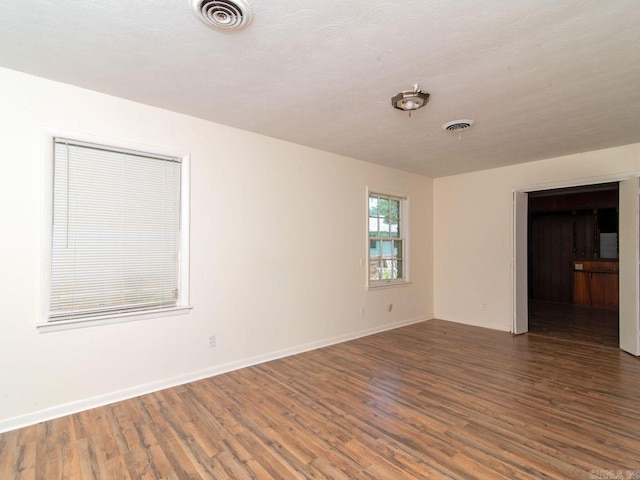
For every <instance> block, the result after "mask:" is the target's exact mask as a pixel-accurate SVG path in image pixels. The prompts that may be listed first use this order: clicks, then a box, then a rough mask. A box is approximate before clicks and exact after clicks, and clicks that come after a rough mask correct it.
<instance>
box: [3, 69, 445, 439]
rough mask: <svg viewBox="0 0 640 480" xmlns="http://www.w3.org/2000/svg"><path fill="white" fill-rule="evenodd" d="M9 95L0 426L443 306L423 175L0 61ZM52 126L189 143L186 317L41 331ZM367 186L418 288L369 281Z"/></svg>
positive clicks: (175, 145) (161, 143)
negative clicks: (399, 224) (379, 195)
mask: <svg viewBox="0 0 640 480" xmlns="http://www.w3.org/2000/svg"><path fill="white" fill-rule="evenodd" d="M0 105H2V108H1V109H0V132H2V146H3V150H2V151H3V154H2V159H1V162H2V167H3V173H2V175H0V195H1V200H2V201H1V202H0V218H1V219H2V220H1V221H2V235H1V236H0V246H1V247H2V248H0V266H1V268H0V381H1V385H2V387H1V388H0V431H1V430H6V429H10V428H15V427H17V426H20V425H24V424H28V423H34V422H37V421H40V420H42V419H45V418H49V417H53V416H58V415H61V414H65V413H69V412H71V411H76V410H79V409H84V408H88V407H91V406H95V405H98V404H102V403H107V402H109V401H113V400H117V399H121V398H125V397H130V396H134V395H136V394H139V393H142V392H146V391H150V390H154V389H158V388H162V387H164V386H167V385H172V384H176V383H180V382H184V381H187V380H190V379H193V378H198V377H202V376H208V375H211V374H214V373H217V372H221V371H225V370H228V369H231V368H237V367H240V366H242V365H246V364H250V363H253V362H258V361H262V360H265V359H269V358H273V357H277V356H279V355H283V354H288V353H292V352H297V351H301V350H304V349H308V348H312V347H315V346H319V345H323V344H328V343H331V342H335V341H338V340H343V339H347V338H351V337H355V336H358V335H361V334H365V333H370V332H374V331H378V330H383V329H386V328H391V327H393V326H395V325H400V324H403V323H409V322H413V321H418V320H421V319H425V318H431V317H432V315H433V283H432V265H433V260H432V255H433V245H432V194H433V191H432V180H431V179H429V178H426V177H421V176H417V175H410V174H407V173H403V172H399V171H394V170H390V169H387V168H382V167H379V166H375V165H372V164H368V163H364V162H360V161H356V160H353V159H350V158H345V157H341V156H338V155H332V154H329V153H326V152H322V151H318V150H314V149H310V148H306V147H302V146H299V145H295V144H291V143H287V142H283V141H279V140H275V139H272V138H267V137H263V136H259V135H255V134H252V133H249V132H245V131H241V130H237V129H233V128H229V127H225V126H222V125H218V124H214V123H211V122H207V121H203V120H200V119H196V118H192V117H188V116H185V115H180V114H176V113H172V112H169V111H165V110H160V109H156V108H152V107H149V106H145V105H141V104H136V103H133V102H129V101H126V100H123V99H118V98H114V97H109V96H106V95H102V94H98V93H95V92H91V91H87V90H83V89H79V88H76V87H72V86H69V85H64V84H60V83H55V82H50V81H47V80H43V79H40V78H36V77H33V76H28V75H24V74H21V73H17V72H13V71H10V70H5V69H0ZM43 126H48V127H54V128H59V129H66V130H72V131H77V132H82V133H86V134H91V135H98V136H102V137H108V138H113V139H118V140H124V141H128V142H135V143H140V144H145V145H150V146H155V147H163V148H170V149H177V150H184V151H188V152H190V153H191V278H190V280H191V304H192V305H193V310H192V312H191V313H190V314H189V315H184V316H175V317H167V318H160V319H153V320H141V321H136V322H130V323H123V324H117V325H108V326H100V327H92V328H85V329H78V330H70V331H63V332H55V333H38V331H37V329H36V327H35V323H36V322H37V320H38V318H37V314H38V311H39V310H38V308H39V305H38V302H39V288H40V285H39V281H40V270H41V264H40V255H41V250H40V248H41V246H40V235H41V231H42V225H41V222H40V209H41V202H42V198H41V197H42V195H41V191H42V188H41V184H40V181H41V163H42V145H41V142H42V127H43ZM368 185H369V186H373V187H377V188H382V189H388V190H391V191H394V192H405V193H408V194H409V195H410V199H411V243H412V250H411V254H412V257H411V275H412V281H413V284H412V285H410V286H407V287H402V288H393V289H386V290H382V291H372V292H366V291H365V288H364V285H365V269H364V268H363V267H361V266H360V260H361V259H363V258H365V255H366V240H365V228H366V187H367V186H368ZM326 225H331V228H325V226H326ZM389 303H393V305H394V308H393V310H392V311H391V312H388V311H387V305H388V304H389ZM361 307H364V308H365V312H366V313H365V315H364V316H363V317H361V316H360V315H359V311H360V308H361ZM210 333H215V334H216V336H217V346H216V347H215V348H212V349H210V348H208V347H207V338H208V336H209V334H210Z"/></svg>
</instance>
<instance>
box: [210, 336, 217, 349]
mask: <svg viewBox="0 0 640 480" xmlns="http://www.w3.org/2000/svg"><path fill="white" fill-rule="evenodd" d="M215 346H216V336H215V334H211V335H209V348H213V347H215Z"/></svg>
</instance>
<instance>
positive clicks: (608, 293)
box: [527, 182, 619, 347]
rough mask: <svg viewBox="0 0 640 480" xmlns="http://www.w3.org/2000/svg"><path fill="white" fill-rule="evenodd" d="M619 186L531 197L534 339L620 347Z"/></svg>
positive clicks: (530, 282) (531, 319)
mask: <svg viewBox="0 0 640 480" xmlns="http://www.w3.org/2000/svg"><path fill="white" fill-rule="evenodd" d="M618 190H619V189H618V183H617V182H614V183H606V184H599V185H587V186H579V187H570V188H560V189H553V190H543V191H537V192H530V193H529V201H528V214H527V222H528V228H527V232H528V237H527V263H528V279H527V280H528V282H527V284H528V303H529V332H530V333H532V334H536V335H542V336H547V337H554V338H562V339H565V340H573V341H581V342H588V343H598V344H603V345H610V346H615V347H618V346H619V342H618V337H619V326H618V203H619V200H618Z"/></svg>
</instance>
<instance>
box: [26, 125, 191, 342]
mask: <svg viewBox="0 0 640 480" xmlns="http://www.w3.org/2000/svg"><path fill="white" fill-rule="evenodd" d="M56 137H64V138H68V139H72V140H74V141H78V142H86V143H92V144H97V145H101V146H104V147H106V148H113V149H116V150H117V149H125V150H134V151H139V152H144V153H148V154H151V155H158V156H164V157H178V158H180V159H181V172H180V173H181V178H180V251H179V257H178V269H179V273H178V275H179V277H178V292H179V293H178V299H177V301H176V304H175V305H171V306H168V307H166V306H165V307H155V308H154V307H151V308H147V309H141V310H138V311H131V312H124V313H122V312H120V313H106V314H104V315H97V316H88V317H78V318H73V319H67V320H51V319H50V318H49V303H50V290H51V285H52V282H51V260H52V246H53V239H52V234H53V208H54V198H53V188H54V150H55V149H54V141H55V138H56ZM41 168H42V171H41V175H40V178H41V188H40V192H41V195H42V198H41V218H40V228H41V242H40V243H41V264H40V271H39V273H40V278H39V283H40V289H41V292H40V306H39V309H38V319H37V322H36V327H37V328H38V331H39V332H41V333H45V332H52V331H60V330H70V329H76V328H84V327H90V326H99V325H106V324H112V323H122V322H130V321H135V320H143V319H149V318H158V317H168V316H172V315H183V314H186V313H188V312H189V311H190V309H191V308H192V307H191V305H190V304H189V245H190V244H189V218H190V214H189V212H190V205H189V199H190V194H189V185H190V181H189V173H190V154H189V153H188V152H185V151H181V150H175V149H170V148H163V147H154V146H149V145H143V144H139V143H134V142H129V141H124V140H116V139H112V138H106V137H101V136H96V135H90V134H85V133H79V132H74V131H68V130H62V129H56V128H50V127H43V129H42V163H41Z"/></svg>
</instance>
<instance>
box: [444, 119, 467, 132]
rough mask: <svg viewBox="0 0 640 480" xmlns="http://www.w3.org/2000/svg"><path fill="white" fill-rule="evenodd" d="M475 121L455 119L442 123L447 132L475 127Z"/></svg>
mask: <svg viewBox="0 0 640 480" xmlns="http://www.w3.org/2000/svg"><path fill="white" fill-rule="evenodd" d="M474 123H475V122H474V121H473V120H454V121H453V122H447V123H445V124H444V125H442V129H443V130H446V131H447V132H453V133H456V132H461V131H462V130H468V129H470V128H471V127H473V124H474Z"/></svg>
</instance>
